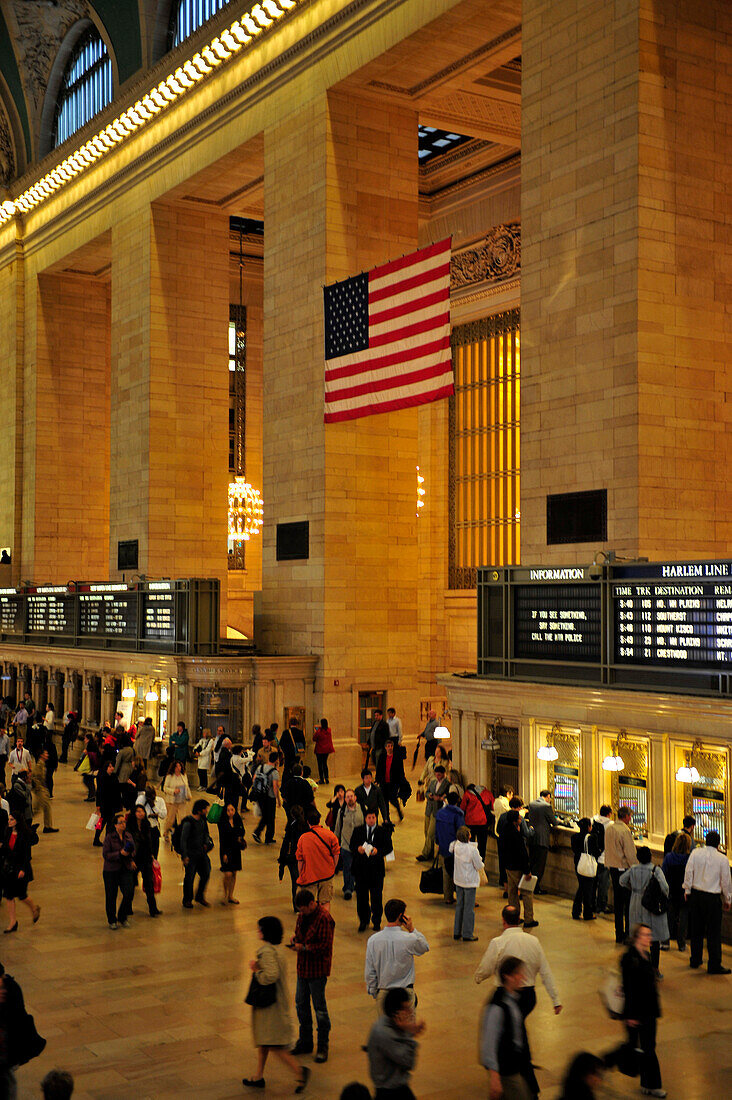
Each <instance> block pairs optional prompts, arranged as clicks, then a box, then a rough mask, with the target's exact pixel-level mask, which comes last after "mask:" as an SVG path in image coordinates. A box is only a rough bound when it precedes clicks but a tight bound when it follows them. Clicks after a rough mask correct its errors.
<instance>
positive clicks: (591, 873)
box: [577, 833, 597, 878]
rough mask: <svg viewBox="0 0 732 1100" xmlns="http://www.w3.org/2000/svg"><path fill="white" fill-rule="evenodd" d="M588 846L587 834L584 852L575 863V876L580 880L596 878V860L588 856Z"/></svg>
mask: <svg viewBox="0 0 732 1100" xmlns="http://www.w3.org/2000/svg"><path fill="white" fill-rule="evenodd" d="M588 845H589V833H588V834H587V836H586V837H585V842H584V851H583V852H582V853H581V855H580V857H579V859H578V861H577V874H578V875H581V876H582V878H596V877H597V860H596V859H595V857H594V856H592V855H590V853H589V851H588V850H587V849H588Z"/></svg>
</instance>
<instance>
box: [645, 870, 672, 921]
mask: <svg viewBox="0 0 732 1100" xmlns="http://www.w3.org/2000/svg"><path fill="white" fill-rule="evenodd" d="M641 905H642V906H643V908H644V909H647V910H648V912H649V913H650V914H651V916H654V917H660V916H661V915H662V914H663V913H665V912H666V910H667V909H668V898H667V897H666V895H665V894H664V892H663V890H662V889H661V883H660V882H659V881H658V879H657V878H656V868H655V867H654V868H653V870H652V871H651V877H650V878H649V880H648V885H647V886H646V888H645V890H644V891H643V896H642V897H641Z"/></svg>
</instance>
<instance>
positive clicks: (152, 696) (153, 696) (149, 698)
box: [145, 689, 158, 703]
mask: <svg viewBox="0 0 732 1100" xmlns="http://www.w3.org/2000/svg"><path fill="white" fill-rule="evenodd" d="M157 701H158V693H157V691H153V690H152V689H151V690H150V691H148V692H146V693H145V702H146V703H157Z"/></svg>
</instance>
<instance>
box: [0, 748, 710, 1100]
mask: <svg viewBox="0 0 732 1100" xmlns="http://www.w3.org/2000/svg"><path fill="white" fill-rule="evenodd" d="M83 793H84V792H83V790H82V784H81V780H80V778H79V777H78V776H77V775H76V774H75V773H74V772H73V771H72V770H71V768H70V767H66V768H64V767H63V766H62V767H61V769H60V774H59V777H58V780H57V786H56V797H55V798H54V803H53V806H54V813H55V815H56V824H57V825H59V826H60V827H61V831H60V832H59V833H58V834H56V835H54V836H42V837H41V843H40V844H39V845H38V846H37V847H36V848H35V849H34V870H35V876H36V881H35V883H34V884H33V890H32V893H33V896H34V897H35V899H36V901H38V902H39V903H40V904H41V906H42V914H41V919H40V921H39V923H38V924H37V925H35V926H33V925H31V923H30V920H29V914H28V911H27V909H26V908H25V907H22V906H19V917H20V921H21V927H20V931H19V932H18V933H16V934H14V935H12V936H4V937H3V939H2V941H0V948H1V950H2V956H1V957H2V961H3V962H4V964H5V967H6V969H7V970H8V971H9V972H10V973H11V974H13V975H14V976H15V977H16V978H17V979H18V981H19V982H20V983H21V985H22V987H23V990H24V992H25V996H26V1001H27V1004H28V1007H29V1009H30V1011H31V1012H32V1013H33V1014H34V1015H35V1018H36V1022H37V1026H38V1029H39V1031H40V1032H41V1034H42V1035H44V1036H45V1037H46V1038H47V1040H48V1046H47V1048H46V1050H45V1052H44V1054H43V1055H42V1056H41V1057H40V1058H38V1059H37V1060H36V1061H35V1062H33V1063H31V1064H30V1065H29V1066H26V1067H24V1068H23V1069H21V1070H20V1071H19V1085H20V1096H21V1098H23V1100H25V1098H26V1097H37V1096H39V1095H40V1093H39V1088H38V1084H39V1081H40V1079H41V1078H42V1076H43V1075H44V1073H45V1072H46V1071H47V1070H48V1069H50V1068H52V1067H54V1066H58V1067H62V1068H65V1069H68V1070H70V1071H71V1072H72V1073H73V1074H74V1076H75V1078H76V1082H77V1086H76V1091H75V1093H74V1096H75V1097H78V1098H79V1100H92V1098H93V1100H124V1098H128V1097H134V1098H135V1100H168V1098H173V1097H175V1098H180V1100H183V1098H193V1097H204V1096H205V1097H207V1098H210V1100H228V1098H230V1097H239V1096H242V1095H244V1090H243V1089H242V1086H241V1078H242V1076H245V1075H248V1074H251V1072H252V1071H253V1069H254V1064H255V1062H254V1053H253V1048H252V1043H251V1031H250V1010H249V1009H248V1008H247V1007H246V1006H245V1005H244V1004H243V1003H242V1002H243V998H244V996H245V992H246V989H247V986H248V974H249V972H248V967H247V963H248V961H249V959H250V958H251V957H252V954H253V952H254V950H255V943H256V935H255V924H256V921H257V918H258V917H259V916H261V915H263V914H265V913H274V914H277V915H278V916H279V917H281V919H282V920H283V922H284V924H285V927H286V931H287V930H289V929H291V928H292V926H293V921H294V916H293V914H292V911H291V908H290V904H289V893H288V889H287V886H286V884H285V883H279V882H278V879H277V862H276V859H277V852H278V848H277V847H269V848H265V847H261V848H260V847H257V846H256V845H254V844H250V847H249V849H248V851H247V852H246V853H245V856H244V870H243V871H242V872H241V874H240V875H239V882H238V887H237V893H238V896H239V898H240V900H241V905H240V906H239V907H238V908H233V907H229V908H223V907H221V906H219V905H218V904H215V905H213V906H212V907H211V908H210V909H208V910H203V909H200V908H198V907H196V909H195V910H193V911H188V910H184V909H182V908H181V880H182V876H181V870H180V863H179V861H178V859H177V857H176V856H175V855H173V854H172V853H171V852H170V851H164V852H163V853H162V855H161V863H162V868H163V879H164V881H163V891H162V895H161V900H160V905H161V908H162V909H163V910H164V916H162V917H161V918H159V919H158V920H150V918H149V917H148V916H147V911H146V906H145V904H144V899H143V898H141V897H139V896H138V898H137V904H136V906H135V910H136V912H135V916H134V917H133V918H132V927H131V928H130V929H129V930H123V929H120V930H119V931H117V932H111V931H109V929H108V928H107V924H106V920H105V916H104V897H103V889H102V877H101V859H100V853H99V849H92V847H91V834H90V833H88V832H85V830H84V825H85V822H86V820H87V817H88V813H89V806H88V805H85V804H83V803H82V801H81V800H82V797H83ZM325 798H326V794H321V796H320V798H319V802H320V804H321V806H322V804H323V803H324V802H325ZM421 812H422V807H421V806H419V805H416V804H415V803H414V802H410V804H409V806H408V808H407V816H406V820H405V822H404V824H402V825H398V826H397V830H396V833H395V848H396V851H397V859H396V862H395V863H394V864H392V865H391V868H390V870H389V873H388V876H387V883H386V888H385V894H384V896H385V898H387V897H389V896H401V897H403V898H404V899H405V900H406V901H407V902H408V904H409V912H410V913H411V914H412V916H413V917H414V920H415V924H416V926H417V927H418V928H419V929H420V930H422V931H423V932H424V933H425V934H426V936H427V938H428V939H429V942H430V945H431V951H430V953H429V954H428V955H427V956H425V957H424V958H422V959H420V960H418V963H417V980H416V988H417V992H418V995H419V1001H420V1004H419V1016H420V1017H422V1018H424V1020H425V1021H426V1024H427V1030H426V1032H425V1034H424V1036H423V1037H422V1040H421V1046H420V1055H419V1060H418V1064H417V1069H416V1072H415V1074H414V1078H413V1088H414V1091H415V1093H416V1095H417V1096H418V1097H424V1098H426V1097H434V1098H435V1100H447V1098H451V1097H455V1096H464V1097H468V1096H470V1097H480V1096H486V1095H487V1087H486V1075H485V1072H484V1071H483V1070H482V1068H481V1067H480V1066H479V1065H478V1060H477V1021H478V1018H479V1013H480V1008H481V1005H482V1004H483V1002H484V1000H485V998H486V992H487V990H486V986H481V987H478V986H476V985H475V983H474V981H473V972H474V970H475V967H476V966H477V964H478V962H479V961H480V958H481V956H482V953H483V951H484V950H485V948H486V945H487V943H488V941H489V939H490V938H491V937H492V936H493V935H495V934H497V933H498V932H499V931H500V920H499V913H500V909H501V906H502V905H503V904H504V903H503V901H502V899H501V895H500V892H499V891H498V890H497V889H496V888H494V887H488V888H486V889H483V890H481V891H480V892H479V894H480V909H479V910H478V913H477V914H476V915H477V922H476V934H477V935H478V936H479V942H478V943H473V944H464V943H462V942H459V943H456V942H455V941H454V940H453V938H452V910H448V909H447V908H446V907H445V906H444V905H443V903H442V899H441V898H439V897H430V898H424V897H423V896H422V895H420V894H419V891H418V881H419V871H420V870H421V867H420V865H419V864H416V863H415V861H414V856H415V854H416V853H417V852H418V851H419V850H420V847H421V839H420V837H421V834H422V820H421ZM245 823H246V826H247V833H249V831H250V828H251V815H247V818H246V822H245ZM214 832H215V830H214ZM277 835H278V837H281V835H282V821H281V820H279V819H278V827H277ZM213 854H214V855H215V854H216V853H213ZM212 863H213V864H214V868H215V869H214V872H213V874H212V877H211V883H210V886H209V900H210V901H212V902H216V903H218V901H219V900H220V897H221V876H220V874H219V872H218V862H217V861H214V860H212ZM3 908H4V907H3ZM333 915H334V917H335V920H336V939H335V952H334V966H333V975H332V977H331V979H330V981H329V983H328V1001H329V1006H330V1012H331V1017H332V1021H333V1031H332V1035H331V1057H330V1061H329V1062H328V1063H327V1065H325V1066H313V1076H312V1078H311V1084H310V1086H309V1088H308V1095H309V1096H311V1097H317V1098H322V1100H336V1098H337V1097H338V1096H339V1094H340V1090H341V1088H342V1086H343V1085H344V1084H346V1083H347V1082H348V1081H351V1080H361V1081H363V1082H368V1070H367V1063H366V1057H365V1055H364V1054H363V1053H362V1051H361V1045H362V1043H363V1042H364V1041H365V1039H366V1036H367V1034H368V1030H369V1027H370V1025H371V1023H372V1022H373V1019H374V1009H373V1002H372V1001H371V999H370V998H369V997H368V996H367V995H366V993H365V990H364V984H363V959H364V951H365V946H366V936H365V935H359V934H358V933H357V930H356V928H357V923H358V922H357V918H356V913H355V898H354V900H353V901H351V902H346V901H344V900H343V898H342V897H341V895H340V894H338V895H337V897H336V900H335V902H334V905H333ZM536 917H537V919H538V920H539V927H538V929H536V930H535V932H534V934H535V935H537V936H538V938H539V939H540V940H541V942H542V944H543V946H544V948H545V950H546V952H547V954H548V957H549V960H550V963H551V965H552V968H553V970H554V974H555V979H556V982H557V984H558V987H559V990H560V994H561V996H562V998H563V1001H564V1005H565V1009H564V1011H563V1013H562V1014H561V1015H560V1016H558V1017H555V1016H554V1014H553V1012H552V1008H551V1004H550V1002H549V998H548V997H547V996H546V994H545V993H544V992H543V990H541V989H539V990H538V997H539V1001H538V1005H537V1008H536V1009H535V1011H534V1013H533V1014H532V1015H531V1017H530V1019H529V1036H530V1041H531V1045H532V1050H533V1055H534V1061H535V1063H536V1064H537V1066H538V1067H539V1068H538V1070H537V1076H538V1079H539V1083H540V1085H541V1088H542V1096H543V1097H545V1098H547V1100H551V1098H553V1097H555V1096H557V1095H558V1086H559V1083H560V1080H561V1075H562V1072H563V1069H564V1067H565V1066H566V1064H567V1062H568V1060H569V1058H570V1056H571V1054H572V1053H574V1052H576V1051H578V1050H581V1049H588V1050H592V1051H595V1052H598V1053H600V1052H602V1051H604V1050H606V1049H608V1048H610V1047H611V1046H613V1045H615V1044H616V1043H617V1041H618V1040H619V1037H620V1034H621V1032H620V1026H619V1025H618V1024H615V1023H613V1022H612V1021H610V1020H609V1019H608V1018H607V1017H606V1015H605V1013H604V1011H603V1009H602V1006H601V1004H600V1001H599V998H598V995H597V989H598V987H599V985H600V983H601V980H602V978H603V976H604V975H605V973H606V972H607V970H608V968H610V967H611V966H612V965H613V963H614V961H615V959H616V958H617V955H616V948H615V946H614V936H613V926H612V921H611V918H609V917H607V918H604V919H601V920H598V921H596V922H595V923H594V924H591V925H589V926H585V925H583V924H575V923H574V922H572V920H571V919H570V916H569V903H568V902H567V901H566V900H563V899H554V898H549V897H545V898H539V899H537V905H536ZM4 923H5V915H4V914H3V925H4ZM528 934H529V933H527V935H528ZM729 956H730V952H729V951H728V950H725V961H726V963H727V965H729V964H730V961H731V960H730V957H729ZM661 959H662V969H663V970H664V973H665V981H664V982H663V986H662V998H663V1012H664V1016H663V1019H662V1020H661V1022H660V1028H659V1045H658V1051H659V1057H660V1061H661V1067H662V1072H663V1077H664V1084H665V1086H666V1088H667V1089H668V1094H669V1097H670V1098H674V1097H678V1098H679V1100H680V1098H682V1097H683V1100H707V1098H709V1097H712V1096H718V1097H722V1096H728V1095H730V1080H731V1079H732V1078H731V1077H730V1073H731V1072H732V1042H731V1039H732V1030H731V1024H730V1020H731V1017H730V1011H729V1010H730V1003H731V1002H730V994H732V978H724V977H717V978H714V977H709V976H707V974H706V972H705V971H704V970H701V971H694V972H692V971H690V970H689V969H688V956H687V955H680V954H679V953H678V952H676V951H672V952H669V953H667V954H665V955H662V956H661ZM291 966H292V975H293V977H292V980H291V991H292V992H293V994H294V967H295V960H294V958H293V959H292V961H291ZM293 1015H294V1011H293ZM266 1077H267V1091H266V1093H265V1094H264V1095H267V1096H272V1097H282V1096H288V1095H291V1094H292V1088H293V1085H292V1078H291V1077H290V1076H289V1075H288V1074H287V1071H286V1070H285V1069H284V1067H282V1066H281V1065H280V1064H279V1063H277V1062H273V1063H272V1064H269V1065H268V1067H267V1074H266ZM251 1095H262V1094H260V1093H253V1094H251ZM603 1095H604V1096H605V1097H623V1098H624V1097H631V1096H637V1095H640V1093H639V1089H638V1086H637V1082H634V1081H632V1080H628V1079H627V1078H624V1077H620V1076H618V1075H617V1074H613V1075H609V1076H608V1077H607V1078H606V1082H605V1087H604V1093H603Z"/></svg>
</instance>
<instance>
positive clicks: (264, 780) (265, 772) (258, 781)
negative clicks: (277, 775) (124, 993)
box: [250, 764, 276, 802]
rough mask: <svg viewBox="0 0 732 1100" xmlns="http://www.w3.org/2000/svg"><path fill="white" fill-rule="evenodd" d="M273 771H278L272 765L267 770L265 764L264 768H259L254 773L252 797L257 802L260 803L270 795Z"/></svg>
mask: <svg viewBox="0 0 732 1100" xmlns="http://www.w3.org/2000/svg"><path fill="white" fill-rule="evenodd" d="M273 771H276V769H275V768H274V766H273V765H271V764H270V766H269V768H266V769H265V767H264V764H262V766H261V767H259V768H257V770H256V772H255V773H254V779H253V780H252V787H251V792H250V797H251V798H253V799H254V800H255V802H259V801H261V800H262V799H263V798H266V797H267V796H268V795H269V792H270V790H271V789H272V782H271V779H270V776H271V775H272V772H273Z"/></svg>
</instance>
